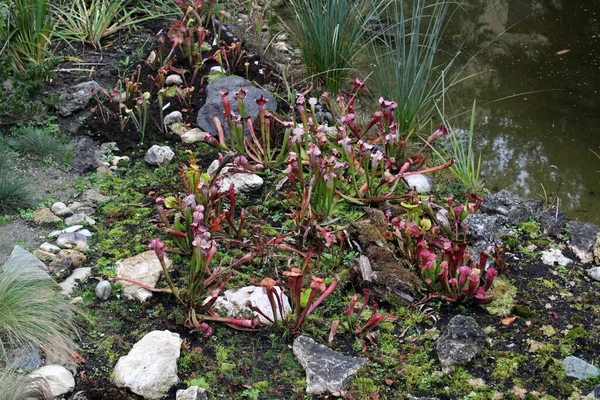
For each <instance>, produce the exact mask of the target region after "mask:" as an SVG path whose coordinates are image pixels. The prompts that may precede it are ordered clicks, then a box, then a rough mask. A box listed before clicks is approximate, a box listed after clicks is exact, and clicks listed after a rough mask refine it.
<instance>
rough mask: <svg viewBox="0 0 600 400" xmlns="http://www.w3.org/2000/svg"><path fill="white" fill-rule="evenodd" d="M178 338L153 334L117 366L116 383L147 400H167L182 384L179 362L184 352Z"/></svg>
mask: <svg viewBox="0 0 600 400" xmlns="http://www.w3.org/2000/svg"><path fill="white" fill-rule="evenodd" d="M181 342H182V340H181V338H180V337H179V334H177V333H172V332H169V331H152V332H150V333H148V334H147V335H146V336H144V337H143V338H142V339H141V340H140V341H139V342H137V343H136V344H134V345H133V348H132V349H131V351H129V353H128V354H127V355H126V356H123V357H121V358H120V359H119V361H118V362H117V365H116V366H115V369H114V372H113V382H114V383H115V384H116V385H117V386H119V387H126V388H128V389H129V390H131V391H132V392H133V393H135V394H139V395H140V396H143V397H145V398H147V399H156V398H159V397H162V396H164V395H165V394H166V393H167V392H168V391H169V389H170V388H171V386H173V385H176V384H177V383H179V377H178V376H177V359H178V358H179V352H180V348H181Z"/></svg>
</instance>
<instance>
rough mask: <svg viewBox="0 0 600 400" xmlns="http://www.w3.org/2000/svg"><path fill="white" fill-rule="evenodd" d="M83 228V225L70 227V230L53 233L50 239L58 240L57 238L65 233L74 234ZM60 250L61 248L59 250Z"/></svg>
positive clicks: (49, 236) (50, 234)
mask: <svg viewBox="0 0 600 400" xmlns="http://www.w3.org/2000/svg"><path fill="white" fill-rule="evenodd" d="M81 228H83V225H73V226H70V227H68V228H65V229H63V230H60V231H52V232H50V233H49V234H48V238H49V239H56V238H57V237H59V236H60V235H61V234H63V233H73V232H77V231H78V230H80V229H81ZM59 249H60V248H59Z"/></svg>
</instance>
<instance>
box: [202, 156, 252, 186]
mask: <svg viewBox="0 0 600 400" xmlns="http://www.w3.org/2000/svg"><path fill="white" fill-rule="evenodd" d="M218 166H219V160H215V161H213V162H212V163H211V164H210V165H209V167H208V170H207V173H208V174H209V175H212V174H213V173H214V172H215V171H216V170H217V168H218ZM230 170H231V167H229V166H226V167H224V168H223V169H222V170H221V173H220V174H219V177H220V179H221V189H220V190H221V191H223V192H225V191H227V190H229V186H231V185H232V184H233V187H234V189H235V192H236V193H250V192H253V191H255V190H258V189H260V188H261V187H262V185H263V184H264V181H263V179H262V178H261V177H260V176H258V175H256V174H252V173H244V172H242V173H239V172H238V173H232V172H230Z"/></svg>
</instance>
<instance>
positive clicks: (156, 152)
mask: <svg viewBox="0 0 600 400" xmlns="http://www.w3.org/2000/svg"><path fill="white" fill-rule="evenodd" d="M173 157H175V153H174V152H173V150H171V148H170V147H169V146H162V147H161V146H158V145H154V146H152V147H150V149H148V152H147V153H146V155H145V156H144V161H146V163H147V164H149V165H167V164H168V163H169V162H170V161H171V160H172V159H173Z"/></svg>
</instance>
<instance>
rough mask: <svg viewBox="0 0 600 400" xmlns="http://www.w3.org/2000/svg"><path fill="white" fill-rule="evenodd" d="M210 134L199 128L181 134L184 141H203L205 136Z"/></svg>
mask: <svg viewBox="0 0 600 400" xmlns="http://www.w3.org/2000/svg"><path fill="white" fill-rule="evenodd" d="M208 135H210V133H207V132H203V131H201V130H200V129H198V128H194V129H190V130H189V131H187V132H186V133H184V134H183V135H181V141H182V142H183V143H196V142H203V141H204V138H205V137H206V136H208Z"/></svg>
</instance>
